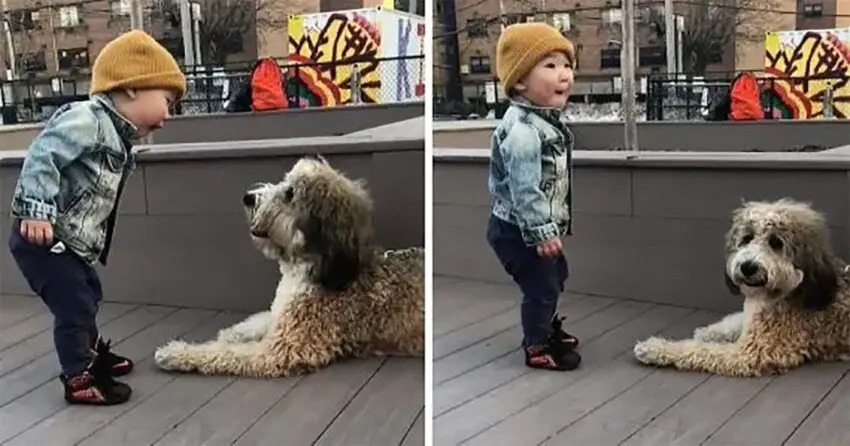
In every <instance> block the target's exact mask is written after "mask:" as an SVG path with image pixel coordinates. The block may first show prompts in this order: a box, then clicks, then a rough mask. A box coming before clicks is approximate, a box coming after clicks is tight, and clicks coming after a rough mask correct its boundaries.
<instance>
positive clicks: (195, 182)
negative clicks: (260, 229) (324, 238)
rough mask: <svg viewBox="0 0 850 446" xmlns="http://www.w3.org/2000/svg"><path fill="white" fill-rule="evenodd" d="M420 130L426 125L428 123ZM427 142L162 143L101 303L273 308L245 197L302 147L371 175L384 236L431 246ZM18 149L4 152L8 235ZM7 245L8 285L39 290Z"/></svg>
mask: <svg viewBox="0 0 850 446" xmlns="http://www.w3.org/2000/svg"><path fill="white" fill-rule="evenodd" d="M419 134H420V135H421V134H422V132H421V131H420V133H419ZM424 147H425V143H424V139H422V138H419V139H415V138H410V139H392V138H390V137H380V136H363V137H323V138H301V139H295V140H293V139H288V140H266V141H233V142H226V143H224V142H222V143H211V144H210V143H203V144H179V145H154V146H150V147H149V148H150V150H149V151H146V152H143V153H141V154H140V156H139V166H138V168H137V170H136V172H135V173H134V174H133V176H132V177H131V178H130V180H129V181H128V184H127V188H126V189H125V192H124V196H123V199H122V202H121V207H120V209H119V214H120V217H119V219H118V223H117V226H116V229H115V238H114V241H113V243H114V244H113V248H112V252H111V254H110V259H109V265H108V266H107V267H105V268H101V269H100V271H101V279H102V281H103V286H104V292H105V299H106V300H109V301H117V302H130V303H143V304H164V305H177V306H185V307H193V308H209V309H222V310H237V311H257V310H260V309H263V308H267V306H268V304H269V303H270V302H271V299H272V297H273V295H274V288H275V285H276V282H277V279H278V277H279V276H278V273H277V269H276V265H275V264H273V263H272V262H271V261H269V260H266V259H265V258H263V257H262V255H261V254H260V253H259V252H257V251H256V250H255V249H254V248H253V247H252V246H251V243H250V237H249V235H248V232H247V225H246V223H245V220H244V212H243V209H242V201H241V199H242V195H243V194H244V192H245V190H246V189H247V188H249V187H251V185H252V184H254V183H255V182H258V181H268V182H275V181H278V180H280V179H281V178H282V176H283V174H284V173H285V172H286V171H287V170H288V169H289V168H290V167H291V166H292V165H293V164H294V163H295V162H296V161H297V160H298V158H300V157H301V156H303V155H314V154H322V155H323V156H325V157H326V158H327V159H328V161H329V162H330V163H331V164H333V165H334V166H335V167H337V168H339V169H341V170H343V171H344V172H346V173H347V174H348V175H350V176H352V177H356V178H364V179H365V180H366V181H367V187H368V188H369V190H370V192H371V195H372V197H373V199H374V202H375V214H374V218H373V221H374V225H375V231H376V235H377V242H378V243H379V244H381V245H383V246H385V247H387V248H398V247H406V246H411V245H419V246H421V245H423V244H424V233H425V228H424V211H425V207H424V197H425V180H424V175H425V165H424V163H425V154H424ZM21 155H23V153H22V152H18V153H16V154H9V153H4V158H3V159H2V160H0V214H2V215H0V234H2V235H0V239H2V240H3V243H4V246H7V245H6V240H8V231H9V224H10V222H11V219H10V217H9V204H10V201H11V197H12V193H13V190H14V186H15V183H16V182H17V178H18V174H19V169H20V163H21V160H22V158H21ZM8 251H9V250H8V247H4V248H3V249H0V293H4V294H31V292H30V290H29V287H28V286H27V285H26V283H25V282H24V280H23V277H22V276H21V275H20V273H19V271H18V269H17V267H16V265H15V264H14V260H13V259H11V257H10V255H9V252H8Z"/></svg>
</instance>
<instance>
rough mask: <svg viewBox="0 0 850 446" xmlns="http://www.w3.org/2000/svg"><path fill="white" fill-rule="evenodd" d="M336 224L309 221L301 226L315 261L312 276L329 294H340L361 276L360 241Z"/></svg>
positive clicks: (315, 220) (315, 219) (305, 221)
mask: <svg viewBox="0 0 850 446" xmlns="http://www.w3.org/2000/svg"><path fill="white" fill-rule="evenodd" d="M335 226H336V225H333V224H330V225H329V224H324V225H323V224H322V222H321V221H320V220H319V219H318V218H315V217H312V216H311V217H307V218H306V219H305V220H304V221H303V222H302V224H301V231H302V233H303V234H304V242H305V248H306V250H307V251H308V252H309V253H310V254H312V255H313V256H314V257H315V263H314V265H313V270H312V271H311V276H312V279H313V281H315V282H316V283H318V284H319V285H320V286H321V287H322V288H324V289H325V290H327V291H341V290H343V289H345V288H346V287H347V286H348V285H349V284H350V283H351V282H352V281H354V280H355V279H357V276H358V275H359V274H360V267H361V263H362V262H361V258H360V240H359V238H358V237H357V236H356V234H342V233H340V232H339V228H337V227H335Z"/></svg>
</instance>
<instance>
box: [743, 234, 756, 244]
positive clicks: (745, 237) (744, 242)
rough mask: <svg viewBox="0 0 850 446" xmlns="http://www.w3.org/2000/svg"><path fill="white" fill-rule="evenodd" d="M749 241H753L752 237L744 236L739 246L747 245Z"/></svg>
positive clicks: (749, 235)
mask: <svg viewBox="0 0 850 446" xmlns="http://www.w3.org/2000/svg"><path fill="white" fill-rule="evenodd" d="M751 241H753V235H752V234H745V235H744V236H743V237H741V246H744V245H748V244H749V243H750V242H751Z"/></svg>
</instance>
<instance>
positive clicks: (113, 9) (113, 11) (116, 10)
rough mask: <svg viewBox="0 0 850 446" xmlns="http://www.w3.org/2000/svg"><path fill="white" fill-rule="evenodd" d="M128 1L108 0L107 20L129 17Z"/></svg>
mask: <svg viewBox="0 0 850 446" xmlns="http://www.w3.org/2000/svg"><path fill="white" fill-rule="evenodd" d="M130 10H131V9H130V0H110V1H109V18H110V19H113V18H120V17H129V16H130Z"/></svg>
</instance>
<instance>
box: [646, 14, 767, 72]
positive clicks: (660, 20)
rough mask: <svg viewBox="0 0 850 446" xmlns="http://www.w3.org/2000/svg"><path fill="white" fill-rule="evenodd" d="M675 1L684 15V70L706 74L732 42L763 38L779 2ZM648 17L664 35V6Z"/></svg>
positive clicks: (754, 40)
mask: <svg viewBox="0 0 850 446" xmlns="http://www.w3.org/2000/svg"><path fill="white" fill-rule="evenodd" d="M674 2H675V3H677V5H676V6H678V7H677V8H676V12H677V13H681V14H682V15H684V25H685V26H684V31H683V32H682V68H683V71H684V72H685V73H689V74H697V75H702V74H705V72H706V69H707V67H708V65H709V64H710V63H711V61H712V59H714V58H715V57H716V56H718V55H721V54H724V53H725V50H726V48H728V46H729V45H730V44H733V43H735V42H736V41H739V40H743V41H749V42H758V41H762V40H764V34H765V31H767V30H768V28H769V26H770V22H771V21H774V20H775V17H776V14H778V6H779V5H778V3H779V2H778V1H777V0H688V1H685V2H678V1H675V0H674ZM641 3H643V2H641ZM653 3H656V4H657V2H653ZM682 3H684V5H683V4H682ZM647 19H648V21H649V23H650V25H651V26H652V27H653V28H654V29H655V30H656V32H657V33H658V35H659V37H660V36H663V35H664V33H665V32H666V30H665V29H664V28H665V26H664V10H663V8H658V7H656V8H649V9H648V18H647Z"/></svg>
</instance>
